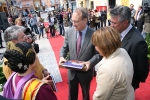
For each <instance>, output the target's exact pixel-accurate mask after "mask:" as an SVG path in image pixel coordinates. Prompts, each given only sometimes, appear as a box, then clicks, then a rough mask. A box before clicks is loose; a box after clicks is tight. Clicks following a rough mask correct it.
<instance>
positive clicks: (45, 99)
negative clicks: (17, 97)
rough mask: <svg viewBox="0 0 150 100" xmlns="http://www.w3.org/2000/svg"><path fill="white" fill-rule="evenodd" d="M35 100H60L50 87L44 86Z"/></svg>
mask: <svg viewBox="0 0 150 100" xmlns="http://www.w3.org/2000/svg"><path fill="white" fill-rule="evenodd" d="M35 100H58V99H57V97H56V95H55V93H54V92H53V90H52V89H51V87H50V85H48V84H43V85H42V86H41V88H40V89H39V91H38V93H37V95H36V98H35Z"/></svg>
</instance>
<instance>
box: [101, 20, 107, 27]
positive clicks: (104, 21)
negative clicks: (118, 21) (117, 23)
mask: <svg viewBox="0 0 150 100" xmlns="http://www.w3.org/2000/svg"><path fill="white" fill-rule="evenodd" d="M103 23H104V26H106V19H102V20H101V27H103Z"/></svg>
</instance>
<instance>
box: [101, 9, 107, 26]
mask: <svg viewBox="0 0 150 100" xmlns="http://www.w3.org/2000/svg"><path fill="white" fill-rule="evenodd" d="M100 13H101V27H103V24H104V26H106V19H107V12H106V10H104V8H103V10H102V11H101V12H100Z"/></svg>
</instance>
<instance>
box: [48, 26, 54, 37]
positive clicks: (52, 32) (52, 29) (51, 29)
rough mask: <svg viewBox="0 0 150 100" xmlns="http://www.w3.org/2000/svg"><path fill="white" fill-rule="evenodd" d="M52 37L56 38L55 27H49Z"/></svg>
mask: <svg viewBox="0 0 150 100" xmlns="http://www.w3.org/2000/svg"><path fill="white" fill-rule="evenodd" d="M49 28H50V33H51V36H55V30H54V25H49Z"/></svg>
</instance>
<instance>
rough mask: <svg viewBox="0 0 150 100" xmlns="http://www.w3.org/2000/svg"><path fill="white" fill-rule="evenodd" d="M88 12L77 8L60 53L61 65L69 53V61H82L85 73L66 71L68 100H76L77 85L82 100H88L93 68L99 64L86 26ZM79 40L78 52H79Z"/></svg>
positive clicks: (91, 32) (90, 32)
mask: <svg viewBox="0 0 150 100" xmlns="http://www.w3.org/2000/svg"><path fill="white" fill-rule="evenodd" d="M87 21H88V11H87V9H86V8H77V9H76V10H75V11H74V13H73V15H72V23H73V26H74V27H72V28H69V29H68V30H67V31H66V34H65V41H64V45H63V47H62V49H61V52H60V61H59V64H61V63H62V62H63V61H66V59H65V57H66V56H67V53H69V59H70V60H79V61H84V64H85V71H79V70H72V69H69V70H68V83H69V99H68V100H78V84H80V86H81V89H82V95H83V100H90V97H89V90H90V83H91V80H92V78H93V67H94V66H95V64H97V63H98V62H99V54H98V52H96V50H95V47H94V45H92V43H91V36H92V34H93V32H94V30H93V29H91V28H89V27H88V26H87ZM79 38H80V39H81V41H80V50H79Z"/></svg>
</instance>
